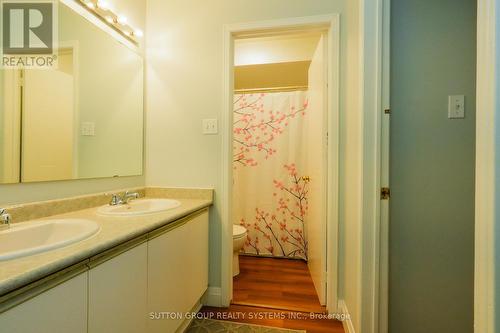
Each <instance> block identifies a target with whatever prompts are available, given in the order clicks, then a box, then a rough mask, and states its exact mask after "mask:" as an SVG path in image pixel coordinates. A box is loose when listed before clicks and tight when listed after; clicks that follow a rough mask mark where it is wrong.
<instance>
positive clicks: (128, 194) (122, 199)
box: [109, 191, 139, 206]
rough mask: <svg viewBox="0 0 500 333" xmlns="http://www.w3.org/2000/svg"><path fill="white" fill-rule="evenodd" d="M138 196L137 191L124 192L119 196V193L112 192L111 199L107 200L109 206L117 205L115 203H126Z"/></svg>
mask: <svg viewBox="0 0 500 333" xmlns="http://www.w3.org/2000/svg"><path fill="white" fill-rule="evenodd" d="M138 198H139V193H137V192H132V193H131V192H129V191H127V192H125V194H123V196H120V195H119V194H116V193H115V194H113V195H112V196H111V201H110V202H109V205H110V206H117V205H126V204H128V203H129V202H130V200H132V199H138Z"/></svg>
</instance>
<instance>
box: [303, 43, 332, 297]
mask: <svg viewBox="0 0 500 333" xmlns="http://www.w3.org/2000/svg"><path fill="white" fill-rule="evenodd" d="M324 44H325V42H324V37H321V39H320V41H319V42H318V46H317V48H316V51H315V53H314V56H313V59H312V61H311V65H310V67H309V97H308V101H309V112H308V115H307V117H306V118H305V121H306V126H305V130H306V131H307V132H308V133H307V135H306V136H305V137H307V138H308V139H307V142H305V144H306V147H305V151H306V153H307V163H308V167H307V170H308V172H309V174H308V176H309V178H310V182H309V184H308V185H309V194H308V195H309V198H308V205H309V211H308V213H307V237H308V243H309V251H308V252H309V254H308V257H309V258H308V259H309V260H308V266H309V271H310V273H311V277H312V279H313V282H314V286H315V288H316V291H317V293H318V296H319V300H320V303H321V304H322V305H326V267H327V266H326V259H327V257H326V256H327V252H326V235H327V232H326V211H327V208H326V193H327V191H326V184H327V177H326V174H327V172H326V171H327V160H328V159H327V153H326V152H327V136H326V132H327V124H328V122H327V121H326V120H327V99H326V96H327V94H326V91H327V90H326V85H327V70H326V59H328V58H327V57H326V56H325V55H326V53H325V52H326V47H325V45H324ZM332 255H335V254H332Z"/></svg>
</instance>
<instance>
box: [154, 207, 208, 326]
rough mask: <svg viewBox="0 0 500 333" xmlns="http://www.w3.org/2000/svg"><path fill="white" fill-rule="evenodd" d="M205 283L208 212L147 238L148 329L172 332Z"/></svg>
mask: <svg viewBox="0 0 500 333" xmlns="http://www.w3.org/2000/svg"><path fill="white" fill-rule="evenodd" d="M207 285H208V212H204V213H202V214H200V215H198V216H196V217H194V218H193V219H192V220H190V221H188V222H187V223H186V224H184V225H182V226H180V227H178V228H176V229H173V230H171V231H168V232H167V233H165V234H163V235H161V236H158V237H156V238H154V239H151V240H150V241H149V242H148V311H149V313H157V314H158V316H157V318H154V319H151V320H149V321H148V332H150V333H160V332H161V333H165V332H175V331H176V330H177V329H178V328H179V327H180V325H181V324H182V322H183V321H184V318H170V317H168V318H162V315H161V313H162V312H168V313H175V314H177V313H181V314H184V313H185V312H188V311H190V310H191V309H192V308H193V306H194V305H195V304H196V302H198V300H199V299H200V298H201V296H203V293H204V292H205V290H206V289H207Z"/></svg>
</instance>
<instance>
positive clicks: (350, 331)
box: [339, 300, 355, 333]
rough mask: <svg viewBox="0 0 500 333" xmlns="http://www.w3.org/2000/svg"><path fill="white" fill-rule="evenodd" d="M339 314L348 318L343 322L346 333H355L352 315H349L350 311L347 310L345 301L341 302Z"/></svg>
mask: <svg viewBox="0 0 500 333" xmlns="http://www.w3.org/2000/svg"><path fill="white" fill-rule="evenodd" d="M339 312H340V313H341V314H343V315H345V317H346V319H345V320H344V321H342V325H343V326H344V331H345V333H355V331H354V325H353V324H352V320H351V315H350V314H349V309H348V308H347V304H345V302H344V300H339Z"/></svg>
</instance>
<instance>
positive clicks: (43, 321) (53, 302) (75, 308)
mask: <svg viewBox="0 0 500 333" xmlns="http://www.w3.org/2000/svg"><path fill="white" fill-rule="evenodd" d="M35 289H36V288H35ZM0 332H8V333H54V332H71V333H87V273H86V272H84V273H82V274H80V275H77V276H75V277H73V278H71V279H70V280H67V281H65V282H62V283H60V284H58V285H56V286H55V287H53V288H51V289H48V290H46V291H44V292H43V293H41V294H36V292H35V294H33V295H32V296H28V295H26V300H25V301H24V302H22V303H20V304H18V305H16V306H15V307H13V308H11V309H9V310H7V311H5V312H3V313H1V314H0Z"/></svg>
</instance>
